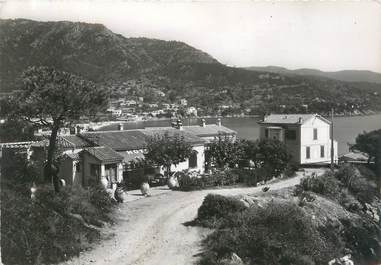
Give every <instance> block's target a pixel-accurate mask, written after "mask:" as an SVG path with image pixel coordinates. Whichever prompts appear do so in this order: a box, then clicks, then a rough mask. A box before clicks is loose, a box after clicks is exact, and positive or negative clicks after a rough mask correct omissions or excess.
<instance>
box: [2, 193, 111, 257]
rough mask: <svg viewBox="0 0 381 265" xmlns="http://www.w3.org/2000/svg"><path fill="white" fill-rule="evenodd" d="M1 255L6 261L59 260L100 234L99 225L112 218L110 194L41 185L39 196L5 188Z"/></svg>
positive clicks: (78, 251)
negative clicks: (34, 197) (30, 195)
mask: <svg viewBox="0 0 381 265" xmlns="http://www.w3.org/2000/svg"><path fill="white" fill-rule="evenodd" d="M106 196H107V197H106ZM1 199H2V204H1V207H2V209H1V211H2V215H1V218H2V225H1V235H2V238H1V239H2V240H1V244H2V247H1V248H2V249H1V250H2V258H3V262H4V263H5V264H46V263H49V264H50V263H57V262H60V261H63V260H66V259H68V258H69V257H71V256H75V255H79V253H80V252H81V251H82V250H84V249H86V248H88V246H89V244H90V243H91V242H93V241H94V240H97V239H98V238H99V237H100V233H99V231H98V229H96V227H94V226H92V225H90V224H93V225H102V223H103V221H105V220H110V217H109V215H108V213H110V211H111V207H112V205H111V203H110V202H109V201H110V197H109V195H108V194H105V193H104V192H102V191H101V190H99V189H93V188H90V189H86V190H85V189H81V188H78V189H70V188H64V189H62V190H61V192H60V193H58V194H56V193H55V192H54V191H53V190H52V188H51V187H50V186H49V187H41V188H40V189H39V190H38V191H37V193H36V199H35V200H31V199H30V197H29V196H25V195H22V194H20V193H19V192H17V191H14V190H12V189H10V188H4V187H3V189H2V198H1Z"/></svg>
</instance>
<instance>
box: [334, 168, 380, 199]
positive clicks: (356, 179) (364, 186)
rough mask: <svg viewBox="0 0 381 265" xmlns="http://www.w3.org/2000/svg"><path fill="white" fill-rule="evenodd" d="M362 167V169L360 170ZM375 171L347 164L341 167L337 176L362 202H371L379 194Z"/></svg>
mask: <svg viewBox="0 0 381 265" xmlns="http://www.w3.org/2000/svg"><path fill="white" fill-rule="evenodd" d="M359 168H361V171H360V170H359ZM373 175H374V173H373V172H372V171H370V170H369V169H367V168H365V167H355V166H353V165H350V164H346V165H343V166H341V167H340V169H339V171H338V172H337V173H336V177H337V178H338V179H339V180H340V181H341V182H342V183H343V184H344V185H345V187H347V188H348V189H349V190H350V191H351V192H352V193H353V194H354V195H355V196H356V197H357V198H358V199H359V200H360V201H361V202H367V203H371V202H372V201H373V199H374V198H375V197H376V196H378V192H377V184H376V183H375V182H374V180H373V178H374V177H373Z"/></svg>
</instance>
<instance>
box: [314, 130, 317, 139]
mask: <svg viewBox="0 0 381 265" xmlns="http://www.w3.org/2000/svg"><path fill="white" fill-rule="evenodd" d="M317 139H318V129H317V128H314V140H317Z"/></svg>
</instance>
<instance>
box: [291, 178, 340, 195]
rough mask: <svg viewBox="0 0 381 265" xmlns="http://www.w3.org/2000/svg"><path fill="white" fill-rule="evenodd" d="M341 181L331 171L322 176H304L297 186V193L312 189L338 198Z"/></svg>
mask: <svg viewBox="0 0 381 265" xmlns="http://www.w3.org/2000/svg"><path fill="white" fill-rule="evenodd" d="M340 190H341V188H340V183H339V181H338V180H337V179H336V178H335V176H334V175H333V174H332V173H331V172H326V173H325V174H323V175H321V176H317V175H316V174H313V175H312V176H308V177H303V178H302V179H301V180H300V184H299V185H297V186H296V188H295V195H298V194H299V193H300V192H302V191H312V192H314V193H317V194H321V195H325V196H327V197H329V198H331V199H335V200H338V198H339V197H340Z"/></svg>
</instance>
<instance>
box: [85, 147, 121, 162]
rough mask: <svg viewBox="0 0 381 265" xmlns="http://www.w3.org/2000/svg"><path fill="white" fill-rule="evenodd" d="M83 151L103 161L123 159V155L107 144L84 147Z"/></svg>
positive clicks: (119, 160)
mask: <svg viewBox="0 0 381 265" xmlns="http://www.w3.org/2000/svg"><path fill="white" fill-rule="evenodd" d="M82 152H86V153H89V154H91V155H92V156H94V157H95V158H96V159H98V160H99V161H101V162H103V163H116V162H122V161H123V156H121V155H120V154H119V153H118V152H115V151H114V150H112V149H111V148H110V147H107V146H96V147H89V148H86V149H84V150H83V151H82Z"/></svg>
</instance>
